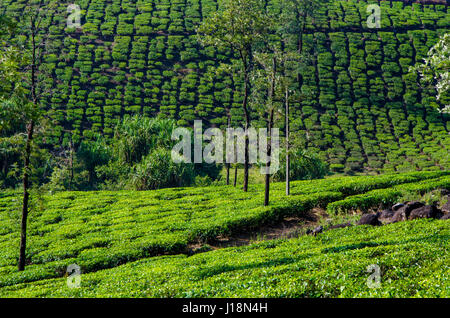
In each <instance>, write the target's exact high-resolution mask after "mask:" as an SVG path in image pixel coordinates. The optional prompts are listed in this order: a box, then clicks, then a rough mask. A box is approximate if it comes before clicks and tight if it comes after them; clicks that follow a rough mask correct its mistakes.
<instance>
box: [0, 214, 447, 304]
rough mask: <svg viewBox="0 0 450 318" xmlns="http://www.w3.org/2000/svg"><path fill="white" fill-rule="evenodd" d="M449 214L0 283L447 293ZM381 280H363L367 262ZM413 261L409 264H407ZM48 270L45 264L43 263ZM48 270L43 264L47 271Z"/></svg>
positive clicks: (253, 294) (104, 289)
mask: <svg viewBox="0 0 450 318" xmlns="http://www.w3.org/2000/svg"><path fill="white" fill-rule="evenodd" d="M447 222H448V221H432V220H414V221H411V222H400V223H396V224H392V225H387V226H383V227H368V226H354V227H350V228H346V229H338V230H332V231H327V232H325V233H323V234H319V235H318V236H316V237H313V236H302V237H299V238H296V239H292V240H277V241H270V242H263V243H258V244H253V245H250V246H243V247H231V248H226V249H221V250H217V251H212V252H206V253H200V254H197V255H194V256H190V257H188V256H186V255H177V256H161V257H156V258H148V259H143V260H139V261H137V262H134V263H130V264H125V265H122V266H118V267H116V268H113V269H109V270H105V271H99V272H96V273H88V274H86V273H83V275H82V282H81V288H80V289H69V288H67V285H66V279H65V278H58V279H48V276H47V277H45V274H44V270H43V271H42V272H41V274H40V276H41V277H42V278H43V280H41V281H39V282H35V283H28V284H17V285H12V286H8V287H3V288H0V296H1V297H33V298H37V297H40V298H42V297H75V298H77V297H89V298H92V297H143V298H148V297H158V298H160V297H163V298H164V297H181V298H184V297H199V298H208V297H211V296H214V297H231V298H233V297H248V298H258V297H275V298H278V297H280V298H303V297H308V298H324V297H327V298H330V297H344V298H349V297H352V298H359V297H362V298H384V297H386V298H387V297H402V298H407V297H431V298H435V297H444V298H445V297H448V294H449V291H448V284H447V274H448V263H449V255H448V244H446V243H444V244H443V243H442V242H443V241H444V242H445V239H446V238H447V237H448V236H449V235H450V232H449V228H448V224H447ZM373 264H376V265H378V266H379V267H380V269H381V288H369V287H368V285H367V279H368V277H369V276H370V272H369V273H368V271H367V269H368V266H369V265H373ZM411 264H415V266H411ZM47 271H48V270H47ZM47 273H48V272H47Z"/></svg>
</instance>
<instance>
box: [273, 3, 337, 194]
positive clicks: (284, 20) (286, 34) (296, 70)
mask: <svg viewBox="0 0 450 318" xmlns="http://www.w3.org/2000/svg"><path fill="white" fill-rule="evenodd" d="M328 1H329V0H322V1H319V0H282V1H281V2H280V14H279V20H278V28H277V33H278V35H279V36H280V39H281V42H282V45H283V47H284V50H285V53H286V55H285V58H284V59H283V62H282V63H283V66H284V67H283V70H284V76H283V82H284V85H283V86H284V101H285V138H286V146H285V147H286V195H290V180H289V175H290V173H289V169H290V158H289V156H290V152H289V147H290V144H289V134H290V131H289V100H290V91H291V89H294V91H298V92H301V90H302V85H303V78H302V75H301V72H300V69H301V67H302V66H304V65H305V64H307V63H308V62H309V59H310V56H309V55H308V54H307V52H306V53H305V52H304V49H303V48H304V34H305V30H306V26H307V22H308V18H314V16H315V14H316V12H317V10H318V8H320V6H323V5H324V4H325V3H327V2H328ZM293 75H294V78H296V84H297V85H296V86H297V87H293V86H295V85H294V84H295V83H294V82H293V81H292V78H293V77H292V76H293ZM300 96H302V94H300V95H299V97H300ZM300 98H301V97H300ZM298 101H300V100H298Z"/></svg>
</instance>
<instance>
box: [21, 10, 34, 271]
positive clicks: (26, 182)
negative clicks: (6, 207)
mask: <svg viewBox="0 0 450 318" xmlns="http://www.w3.org/2000/svg"><path fill="white" fill-rule="evenodd" d="M30 26H31V43H32V60H31V87H30V88H31V102H32V103H33V107H34V108H35V109H37V107H38V98H37V94H36V85H37V83H36V66H37V65H36V61H37V55H36V50H37V45H36V21H35V20H34V19H33V18H31V20H30ZM33 115H34V114H33ZM33 115H32V116H33ZM32 118H33V117H32ZM34 125H35V122H34V119H31V121H30V123H29V124H28V125H27V142H26V146H25V163H24V173H23V203H22V222H21V229H20V230H21V233H20V250H19V264H18V270H19V271H23V270H25V262H26V249H27V220H28V212H29V199H30V192H29V189H30V174H31V163H30V158H31V143H32V141H33V134H34Z"/></svg>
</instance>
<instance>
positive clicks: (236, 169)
mask: <svg viewBox="0 0 450 318" xmlns="http://www.w3.org/2000/svg"><path fill="white" fill-rule="evenodd" d="M237 177H238V165H237V163H236V164H235V165H234V187H235V188H236V186H237Z"/></svg>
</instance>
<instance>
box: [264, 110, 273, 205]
mask: <svg viewBox="0 0 450 318" xmlns="http://www.w3.org/2000/svg"><path fill="white" fill-rule="evenodd" d="M273 111H274V110H273V108H272V111H271V113H270V118H269V122H268V125H267V126H268V130H269V131H268V133H267V134H268V135H267V136H268V141H267V158H268V161H267V163H266V175H265V180H264V181H265V182H264V183H265V191H264V206H268V205H269V200H270V174H269V172H270V165H271V163H272V142H271V140H272V127H273Z"/></svg>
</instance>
